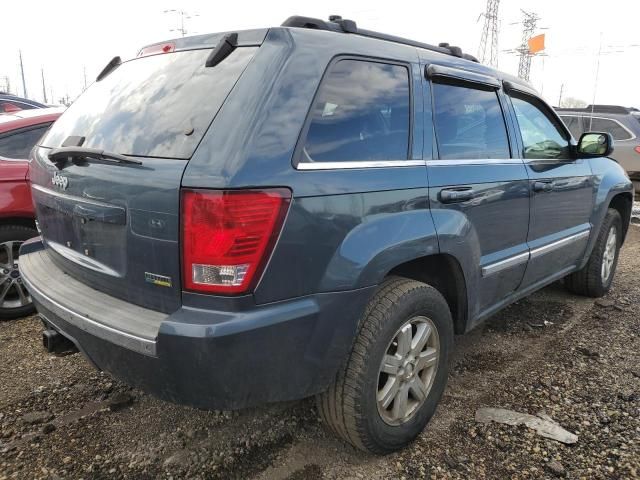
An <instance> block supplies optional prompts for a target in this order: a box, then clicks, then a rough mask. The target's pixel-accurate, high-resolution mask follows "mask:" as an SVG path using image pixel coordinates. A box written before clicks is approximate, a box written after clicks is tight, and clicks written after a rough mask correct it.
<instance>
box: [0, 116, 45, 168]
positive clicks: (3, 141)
mask: <svg viewBox="0 0 640 480" xmlns="http://www.w3.org/2000/svg"><path fill="white" fill-rule="evenodd" d="M49 125H50V124H46V125H42V126H38V127H36V128H30V129H29V130H20V131H17V132H14V133H11V134H8V135H3V136H0V157H5V158H17V159H26V158H28V157H29V152H30V151H31V149H32V148H33V147H34V145H35V144H36V143H38V141H39V140H40V138H41V137H42V135H44V132H46V131H47V128H49Z"/></svg>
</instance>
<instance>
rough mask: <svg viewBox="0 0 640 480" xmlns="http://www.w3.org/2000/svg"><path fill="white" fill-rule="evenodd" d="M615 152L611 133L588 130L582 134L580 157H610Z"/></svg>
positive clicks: (579, 146) (579, 149) (579, 147)
mask: <svg viewBox="0 0 640 480" xmlns="http://www.w3.org/2000/svg"><path fill="white" fill-rule="evenodd" d="M611 153H613V137H612V136H611V134H610V133H596V132H587V133H583V134H582V135H581V136H580V141H579V142H578V158H590V157H608V156H609V155H611Z"/></svg>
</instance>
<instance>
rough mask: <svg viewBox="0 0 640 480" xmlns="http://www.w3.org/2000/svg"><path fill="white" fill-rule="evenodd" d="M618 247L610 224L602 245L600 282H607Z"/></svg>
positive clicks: (615, 231)
mask: <svg viewBox="0 0 640 480" xmlns="http://www.w3.org/2000/svg"><path fill="white" fill-rule="evenodd" d="M617 249H618V234H617V230H616V227H615V226H612V227H611V229H610V230H609V235H607V243H606V244H605V247H604V253H603V255H602V267H601V272H600V274H601V275H602V283H605V284H606V283H607V281H608V280H609V277H610V276H611V272H612V270H613V264H614V263H615V261H616V251H617Z"/></svg>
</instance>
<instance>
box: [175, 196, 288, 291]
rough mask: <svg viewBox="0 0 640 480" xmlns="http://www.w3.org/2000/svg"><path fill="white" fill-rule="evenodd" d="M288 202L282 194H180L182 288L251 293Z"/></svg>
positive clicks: (277, 232)
mask: <svg viewBox="0 0 640 480" xmlns="http://www.w3.org/2000/svg"><path fill="white" fill-rule="evenodd" d="M290 201H291V192H290V191H289V190H286V189H265V190H235V191H234V190H229V191H216V190H183V191H182V212H181V221H182V275H183V286H184V288H185V289H186V290H192V291H196V292H205V293H218V294H239V293H244V292H247V291H249V290H250V289H252V288H253V287H255V283H256V282H257V281H258V279H259V278H260V274H261V273H262V270H263V269H264V266H265V264H266V262H267V260H268V259H269V256H270V255H271V251H272V250H273V246H274V244H275V241H276V239H277V237H278V235H279V233H280V229H281V228H282V223H283V221H284V217H285V215H286V213H287V209H288V207H289V203H290Z"/></svg>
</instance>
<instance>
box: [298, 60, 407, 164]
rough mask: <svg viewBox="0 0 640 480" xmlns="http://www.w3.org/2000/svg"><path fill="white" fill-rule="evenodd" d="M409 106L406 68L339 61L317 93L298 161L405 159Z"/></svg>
mask: <svg viewBox="0 0 640 480" xmlns="http://www.w3.org/2000/svg"><path fill="white" fill-rule="evenodd" d="M409 105H410V95H409V70H408V68H407V67H405V66H403V65H394V64H389V63H380V62H373V61H363V60H350V59H345V60H339V61H338V62H336V63H335V64H334V65H333V66H332V67H331V70H330V71H329V73H328V74H327V75H326V77H325V79H324V80H323V82H322V85H321V86H320V89H319V91H318V95H317V97H316V101H315V104H314V106H313V109H312V113H311V122H310V124H309V129H308V131H307V135H306V140H305V144H304V151H303V154H304V155H303V156H304V158H303V160H302V161H307V162H347V161H363V160H406V159H407V158H408V156H409V128H410V127H409V125H410V108H409Z"/></svg>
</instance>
